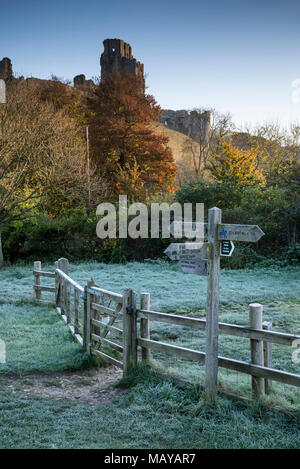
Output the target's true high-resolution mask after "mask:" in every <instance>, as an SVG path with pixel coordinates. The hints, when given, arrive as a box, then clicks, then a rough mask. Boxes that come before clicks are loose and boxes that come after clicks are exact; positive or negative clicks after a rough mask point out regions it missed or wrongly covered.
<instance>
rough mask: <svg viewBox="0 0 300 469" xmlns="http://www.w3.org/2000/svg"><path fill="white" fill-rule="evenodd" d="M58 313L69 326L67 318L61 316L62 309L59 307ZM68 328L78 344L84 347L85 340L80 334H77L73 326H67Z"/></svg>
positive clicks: (57, 308)
mask: <svg viewBox="0 0 300 469" xmlns="http://www.w3.org/2000/svg"><path fill="white" fill-rule="evenodd" d="M56 310H57V312H58V313H59V315H60V317H61V318H62V319H63V321H64V322H65V323H66V324H67V316H65V315H62V314H61V309H60V308H59V307H56ZM67 326H68V328H69V329H70V332H71V334H72V335H73V337H74V338H75V339H76V340H77V342H78V343H79V344H80V345H82V346H83V338H82V337H81V335H80V334H76V332H75V329H74V327H73V326H72V325H71V324H67Z"/></svg>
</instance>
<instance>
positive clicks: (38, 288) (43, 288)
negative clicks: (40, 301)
mask: <svg viewBox="0 0 300 469" xmlns="http://www.w3.org/2000/svg"><path fill="white" fill-rule="evenodd" d="M34 289H35V291H50V292H55V287H49V286H47V285H34Z"/></svg>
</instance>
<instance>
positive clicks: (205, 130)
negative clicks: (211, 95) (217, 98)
mask: <svg viewBox="0 0 300 469" xmlns="http://www.w3.org/2000/svg"><path fill="white" fill-rule="evenodd" d="M189 119H190V122H189V137H191V139H190V140H186V141H185V142H184V144H183V146H182V153H183V155H188V154H189V155H192V160H193V176H194V177H195V178H199V177H200V175H201V174H202V173H203V172H204V171H205V170H206V168H207V165H208V162H209V160H210V158H211V157H212V155H213V154H214V153H215V152H216V151H217V149H218V148H219V145H220V142H221V141H222V139H223V138H224V137H226V136H227V135H228V134H230V132H232V131H233V129H234V125H233V123H232V118H231V115H230V114H229V113H227V114H221V113H219V112H217V111H216V110H215V109H209V110H205V109H202V108H194V109H193V110H192V111H190V112H189ZM195 142H196V144H195Z"/></svg>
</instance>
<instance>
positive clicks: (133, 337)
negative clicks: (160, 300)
mask: <svg viewBox="0 0 300 469" xmlns="http://www.w3.org/2000/svg"><path fill="white" fill-rule="evenodd" d="M122 313H123V375H124V376H125V375H126V374H127V373H128V370H129V368H130V367H132V366H134V365H136V363H137V327H136V293H135V292H134V291H133V290H131V289H130V288H127V289H126V290H124V292H123V305H122Z"/></svg>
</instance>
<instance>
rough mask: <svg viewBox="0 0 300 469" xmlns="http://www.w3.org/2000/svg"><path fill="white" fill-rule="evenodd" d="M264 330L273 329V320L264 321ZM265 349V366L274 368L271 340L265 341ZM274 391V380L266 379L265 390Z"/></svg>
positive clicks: (267, 392)
mask: <svg viewBox="0 0 300 469" xmlns="http://www.w3.org/2000/svg"><path fill="white" fill-rule="evenodd" d="M262 327H263V329H264V330H268V331H271V330H272V327H273V325H272V322H268V321H264V322H263V324H262ZM263 350H264V366H266V367H267V368H272V344H271V343H270V342H266V341H264V342H263ZM271 391H272V381H271V380H270V379H266V380H265V392H266V394H269V393H270V392H271Z"/></svg>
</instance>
